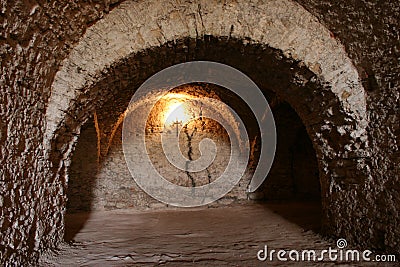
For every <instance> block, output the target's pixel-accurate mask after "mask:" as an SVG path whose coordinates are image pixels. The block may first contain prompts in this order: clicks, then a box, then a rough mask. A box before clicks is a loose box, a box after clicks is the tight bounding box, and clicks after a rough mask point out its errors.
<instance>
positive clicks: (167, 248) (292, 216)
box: [40, 203, 389, 266]
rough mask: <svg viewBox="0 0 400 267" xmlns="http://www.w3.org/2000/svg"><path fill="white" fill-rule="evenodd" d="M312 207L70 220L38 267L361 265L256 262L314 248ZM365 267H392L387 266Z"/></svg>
mask: <svg viewBox="0 0 400 267" xmlns="http://www.w3.org/2000/svg"><path fill="white" fill-rule="evenodd" d="M319 217H320V214H319V208H318V205H315V204H313V203H280V204H279V203H276V204H254V203H253V204H250V203H248V204H240V205H239V204H235V205H230V206H227V207H219V208H195V209H173V210H160V211H142V212H139V211H134V210H114V211H104V212H95V213H90V214H87V213H86V214H83V213H81V214H71V215H68V218H67V221H66V224H67V233H66V240H70V242H69V243H70V245H67V244H63V245H62V246H61V247H60V249H59V250H57V251H53V252H49V253H48V254H47V255H45V256H44V257H42V259H41V262H40V265H41V266H159V265H160V266H271V265H272V266H277V265H280V266H287V265H289V264H288V263H291V264H292V265H294V266H338V265H341V266H365V265H367V264H366V263H358V265H356V264H355V263H354V262H353V263H351V262H347V263H346V262H330V261H329V260H326V259H325V260H324V261H321V262H313V263H311V262H279V261H276V254H275V261H274V262H269V261H264V262H261V261H259V260H258V259H257V252H258V251H259V250H261V249H263V248H264V245H267V246H268V249H269V250H271V249H275V250H279V249H286V250H290V249H296V250H302V249H315V250H319V251H320V250H322V249H328V248H329V247H332V248H333V249H336V248H337V247H336V242H335V241H332V240H331V241H329V240H325V239H323V238H321V237H320V236H319V235H318V234H316V233H315V232H314V231H318V228H319V223H318V221H319ZM369 266H389V265H385V264H380V265H376V264H375V265H374V264H372V263H371V264H369Z"/></svg>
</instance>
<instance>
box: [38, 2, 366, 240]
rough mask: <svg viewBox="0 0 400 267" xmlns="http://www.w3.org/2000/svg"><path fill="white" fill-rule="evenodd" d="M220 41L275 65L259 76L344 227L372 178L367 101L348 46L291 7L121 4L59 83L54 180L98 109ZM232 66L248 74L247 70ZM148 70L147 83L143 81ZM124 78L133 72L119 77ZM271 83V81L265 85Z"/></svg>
mask: <svg viewBox="0 0 400 267" xmlns="http://www.w3.org/2000/svg"><path fill="white" fill-rule="evenodd" d="M213 40H217V42H219V44H220V45H221V42H222V43H223V44H226V45H228V47H229V46H235V45H236V46H237V47H238V48H239V47H240V49H243V50H246V49H250V50H252V49H255V50H257V49H259V50H260V51H263V52H262V53H261V52H260V55H267V58H268V60H267V61H268V62H266V63H263V64H259V66H258V68H257V67H256V68H254V69H252V71H253V73H255V72H254V71H255V70H257V71H260V72H262V73H261V75H259V77H258V79H259V80H258V82H259V83H261V84H263V85H264V86H265V87H266V88H268V89H270V90H272V91H275V92H276V93H277V94H278V95H279V97H282V98H284V99H285V100H286V101H287V102H289V103H290V104H291V105H292V106H293V108H294V109H295V110H296V111H297V113H298V114H299V115H300V117H301V119H302V120H303V122H304V124H305V126H306V128H307V131H308V134H309V135H310V136H311V139H312V141H313V145H314V147H315V149H316V151H317V156H318V160H319V168H320V174H321V181H322V195H323V205H324V207H325V210H326V213H325V214H324V219H325V220H326V221H329V222H330V223H331V224H332V225H337V224H336V223H335V221H336V222H337V220H338V219H337V218H336V213H340V212H339V211H340V209H341V207H340V206H338V205H337V203H338V202H339V203H340V201H341V191H342V190H345V189H347V188H348V186H349V185H350V186H351V184H354V183H357V180H354V179H363V178H365V177H366V175H365V173H364V174H363V175H360V172H364V170H360V168H361V169H362V168H363V167H362V166H361V167H359V165H362V163H360V162H359V161H358V158H360V157H364V158H365V157H366V156H368V155H367V154H366V153H367V152H365V149H364V148H365V146H364V145H365V142H366V141H367V137H366V133H365V128H366V126H367V115H366V102H365V93H364V90H363V88H362V86H361V84H360V83H359V78H358V74H357V71H356V70H355V68H354V66H353V65H352V63H351V60H350V59H349V58H348V57H347V56H346V53H345V51H344V48H343V46H342V45H341V44H340V43H339V42H338V41H337V40H335V39H334V38H333V37H332V36H331V34H330V32H329V31H328V30H327V29H326V28H325V27H324V26H323V25H321V24H320V23H319V22H318V21H317V20H316V18H315V17H313V16H312V15H311V14H310V13H308V12H307V11H306V10H305V9H303V8H302V7H301V6H299V5H298V4H295V3H293V2H291V1H266V2H264V3H262V4H260V3H258V2H257V3H255V2H254V3H253V2H252V1H249V2H246V1H240V2H236V3H227V4H223V3H213V4H212V5H210V3H209V2H207V1H204V2H201V1H200V2H198V3H185V4H180V5H179V6H178V5H176V4H174V2H172V1H167V2H164V3H163V4H162V5H160V4H159V3H157V1H148V2H140V3H138V2H134V1H127V2H124V3H122V4H121V5H120V6H119V7H118V8H116V9H114V10H113V11H112V12H110V14H109V15H107V16H106V17H104V18H103V19H102V20H100V21H99V22H98V23H96V24H94V25H93V26H92V27H91V28H89V29H88V31H87V32H86V34H85V35H84V37H83V38H82V39H81V41H80V42H79V43H78V45H77V46H76V47H75V48H74V49H73V51H72V52H71V54H70V56H69V57H68V58H67V59H66V60H64V62H63V67H62V68H61V69H60V70H59V72H58V73H57V75H56V77H55V80H54V83H53V85H52V92H51V97H50V99H49V103H48V106H47V113H46V122H47V125H46V134H45V140H44V143H45V144H46V146H47V149H48V151H50V153H49V154H48V155H47V156H48V157H49V159H50V160H51V162H52V163H53V165H54V166H53V167H54V168H56V169H57V171H56V173H57V174H56V175H57V176H58V177H59V178H61V179H62V180H63V181H64V180H65V179H66V177H67V172H68V161H69V160H70V154H71V152H72V150H73V146H74V143H75V142H76V139H77V136H78V134H79V127H80V125H82V123H83V122H84V121H85V120H86V119H87V118H88V117H89V115H90V113H91V111H92V110H93V109H94V108H95V107H98V106H101V105H102V104H103V103H104V102H105V100H107V99H110V98H112V97H113V96H114V95H116V94H117V91H118V90H117V88H119V89H121V88H126V87H127V86H128V85H129V86H131V87H132V86H133V85H135V84H137V83H139V84H140V81H142V80H143V79H144V78H146V75H149V74H151V73H154V72H155V71H157V70H158V69H160V68H162V67H166V66H168V65H171V64H174V63H178V62H184V61H188V60H192V59H196V58H199V56H197V57H190V56H189V55H191V53H190V52H189V50H194V51H195V50H196V47H201V46H203V48H201V49H200V50H201V51H200V52H199V51H197V52H196V51H195V52H196V53H197V54H198V55H199V53H200V54H202V53H204V52H205V50H204V49H205V48H204V47H206V46H209V47H212V46H214V44H213ZM221 40H222V41H221ZM174 49H175V51H172V50H174ZM240 49H237V50H238V52H237V53H238V54H240ZM217 50H218V49H217ZM221 50H222V49H219V50H218V51H221ZM152 53H153V54H152ZM162 53H165V55H170V53H173V54H175V55H177V56H176V57H175V58H174V59H169V60H165V61H163V62H161V63H157V57H156V56H155V55H160V54H162ZM245 53H247V55H249V54H251V53H249V51H247V52H245ZM204 57H205V58H213V57H212V56H210V55H203V56H202V57H201V58H204ZM214 59H215V60H218V59H217V58H216V57H214ZM253 59H254V60H256V59H257V58H256V57H253ZM174 60H175V61H174ZM219 60H223V59H221V58H220V59H219ZM228 61H229V60H228ZM253 62H254V61H253ZM227 63H230V64H231V65H232V66H233V67H240V68H241V69H246V62H244V63H242V64H243V65H241V63H240V62H237V61H235V60H234V59H232V60H230V62H227ZM247 63H249V62H247ZM146 64H147V66H146ZM247 65H251V64H247ZM144 67H146V68H147V69H148V71H147V72H146V73H137V71H138V70H143V68H144ZM247 67H248V66H247ZM121 68H124V69H126V70H127V71H126V72H123V73H121V72H119V71H118V70H119V69H121ZM249 70H250V69H249ZM250 73H251V72H250ZM265 73H267V74H268V75H269V77H272V78H271V80H270V81H268V80H265V79H263V78H262V76H263V75H262V74H265ZM124 75H128V76H130V77H129V78H126V77H125V78H124V77H123V76H124ZM254 76H257V75H256V74H254ZM256 78H257V77H256ZM256 82H257V79H256ZM274 82H275V83H274ZM277 84H279V85H278V86H277ZM111 88H112V89H111ZM343 166H344V167H343ZM342 167H343V168H342ZM338 168H341V169H340V170H339V169H338ZM347 201H351V199H348V200H347ZM335 203H336V204H335ZM345 216H346V215H345ZM342 219H343V218H342ZM344 219H349V218H344ZM328 230H329V232H331V233H333V234H339V233H341V232H343V231H342V229H340V227H338V228H336V229H328Z"/></svg>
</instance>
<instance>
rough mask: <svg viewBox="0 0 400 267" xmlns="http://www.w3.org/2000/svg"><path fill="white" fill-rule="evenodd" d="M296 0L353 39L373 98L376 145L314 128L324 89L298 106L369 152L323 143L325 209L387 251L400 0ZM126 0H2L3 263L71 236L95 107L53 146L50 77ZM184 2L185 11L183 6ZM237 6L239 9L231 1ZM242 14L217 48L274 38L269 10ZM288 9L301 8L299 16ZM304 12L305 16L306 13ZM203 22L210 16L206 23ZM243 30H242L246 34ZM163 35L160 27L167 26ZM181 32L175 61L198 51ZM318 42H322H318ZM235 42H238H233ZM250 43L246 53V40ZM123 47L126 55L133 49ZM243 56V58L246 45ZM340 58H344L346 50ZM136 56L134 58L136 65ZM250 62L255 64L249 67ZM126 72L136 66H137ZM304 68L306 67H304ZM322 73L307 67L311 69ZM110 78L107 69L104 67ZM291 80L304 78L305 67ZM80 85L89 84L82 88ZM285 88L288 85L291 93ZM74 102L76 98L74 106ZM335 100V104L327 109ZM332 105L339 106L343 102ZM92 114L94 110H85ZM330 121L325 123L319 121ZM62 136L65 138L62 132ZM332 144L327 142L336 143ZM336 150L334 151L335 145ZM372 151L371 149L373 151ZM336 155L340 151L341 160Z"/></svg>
mask: <svg viewBox="0 0 400 267" xmlns="http://www.w3.org/2000/svg"><path fill="white" fill-rule="evenodd" d="M216 2H217V1H216ZM278 2H279V3H278ZM283 2H284V3H287V1H277V2H276V3H275V2H274V3H275V4H280V5H282V3H283ZM297 2H298V3H300V4H301V5H302V6H304V7H305V8H306V9H307V10H308V11H309V12H311V14H312V15H314V16H315V17H317V18H318V19H319V21H320V22H321V23H322V24H323V25H325V26H326V28H327V29H329V30H330V32H331V33H330V36H331V38H332V40H338V41H340V42H341V43H342V44H343V45H344V47H345V49H346V53H347V55H348V56H349V57H350V59H351V61H352V62H353V63H354V65H355V66H356V67H357V69H358V74H359V76H360V78H361V79H362V82H363V86H364V88H365V89H366V96H367V106H366V107H367V110H366V111H367V115H368V119H369V125H368V128H367V129H368V142H365V140H364V141H360V140H359V141H357V142H355V143H353V145H352V146H351V147H341V146H339V147H336V146H335V145H334V144H335V143H336V144H344V143H346V142H347V141H346V140H343V138H344V139H346V138H348V135H345V136H344V137H343V136H342V135H341V133H343V130H346V129H342V128H337V130H338V133H336V136H335V134H334V132H335V131H336V128H335V127H332V125H326V126H324V125H322V126H324V127H323V128H322V129H317V130H316V131H315V132H316V133H322V135H320V136H317V135H313V134H312V129H311V128H310V127H309V126H310V125H308V124H307V122H310V121H311V122H312V123H315V121H313V119H314V118H313V116H312V114H314V113H315V112H316V113H317V114H320V113H319V112H320V111H319V110H318V106H319V105H320V103H321V101H320V100H321V98H315V99H316V101H315V102H314V103H313V104H312V102H311V103H310V104H309V105H308V107H314V108H316V110H315V109H311V111H313V112H310V115H309V116H306V115H305V112H304V111H303V112H301V108H299V107H297V108H296V107H295V109H296V111H297V112H298V113H299V114H300V113H301V114H302V116H301V118H302V120H303V121H304V124H306V126H307V127H308V128H307V131H308V133H309V135H310V136H311V137H312V141H313V143H314V144H316V143H318V140H319V139H320V140H322V139H324V140H325V139H327V140H330V139H332V140H331V141H330V142H329V144H330V146H329V147H330V148H332V150H333V151H335V150H336V151H340V150H342V148H343V149H345V150H346V149H350V150H352V151H355V150H357V151H359V152H362V153H359V154H357V153H356V154H351V153H348V154H343V155H346V156H345V157H342V156H340V155H336V154H330V156H327V157H326V158H325V161H321V159H322V158H323V157H322V154H323V153H322V152H321V151H319V150H318V149H317V148H316V152H317V155H318V160H319V162H318V164H319V170H320V171H321V170H322V171H323V173H321V175H325V178H326V182H325V183H323V184H322V201H323V202H324V206H325V208H326V209H325V217H326V218H327V221H326V223H325V227H326V232H327V233H329V234H330V235H334V236H338V237H339V236H340V237H346V238H347V239H348V241H350V242H352V243H358V244H360V245H362V246H364V248H365V247H367V248H377V249H384V250H386V251H391V252H396V253H399V244H398V240H399V236H400V232H399V231H400V230H399V228H398V225H399V220H400V216H399V206H400V204H399V203H400V195H399V192H400V188H399V184H400V183H399V173H400V170H399V168H400V164H399V156H400V155H399V150H398V143H399V136H400V132H399V131H400V128H399V127H400V126H399V121H400V118H399V116H400V115H399V114H400V112H399V107H400V105H399V83H400V71H399V68H398V64H399V60H400V59H399V50H400V47H399V45H400V44H399V32H398V25H397V24H398V20H399V17H400V15H399V12H400V4H399V2H398V1H379V2H377V1H353V2H351V1H344V0H340V1H334V2H332V1H328V0H321V1H317V0H297ZM217 3H219V2H217ZM260 4H262V3H260ZM270 4H271V3H270ZM137 5H138V6H139V7H140V8H139V9H137V10H138V12H139V15H138V17H140V14H141V12H142V13H144V12H146V11H148V10H147V9H148V6H147V4H145V3H138V4H137ZM118 6H119V5H118V4H116V3H115V1H104V2H102V1H88V2H70V1H68V2H64V3H59V2H55V1H54V2H50V3H41V2H39V3H36V2H35V1H23V0H17V1H12V2H10V1H5V0H2V1H1V6H0V21H1V28H2V30H1V31H0V34H1V37H0V49H1V50H0V55H1V68H2V71H1V79H0V83H1V88H2V90H1V91H0V147H1V153H0V166H1V169H0V226H1V234H0V259H1V263H2V264H3V263H9V264H10V265H26V264H27V263H28V262H34V261H35V260H36V259H37V257H38V255H39V254H40V253H41V252H43V251H44V250H46V249H47V248H52V247H55V246H56V245H57V244H58V243H59V242H60V241H61V239H62V235H63V216H64V215H63V214H64V209H65V202H66V192H65V188H66V182H67V181H66V179H67V175H66V173H67V169H68V167H69V160H70V157H71V155H72V153H71V152H72V148H73V143H74V141H76V139H77V136H76V135H77V134H79V131H76V129H75V128H78V129H79V128H80V125H82V124H83V122H84V121H85V119H87V118H89V116H90V115H92V114H93V112H92V111H93V110H91V109H90V106H89V107H88V106H84V107H85V108H86V109H85V110H83V111H79V105H78V106H76V105H74V104H71V106H70V107H71V109H72V110H74V111H77V112H76V113H75V112H73V113H70V109H61V113H62V117H65V118H67V119H66V120H67V121H72V122H74V121H77V122H76V127H73V128H67V129H66V130H65V129H64V130H63V131H59V132H58V133H59V136H61V137H60V138H59V139H58V140H59V141H60V140H61V141H60V142H59V143H57V144H59V146H49V145H48V143H49V142H50V140H48V139H46V138H45V131H46V129H47V130H48V129H49V128H48V127H47V125H46V123H47V124H48V123H49V122H50V121H46V119H45V118H46V117H47V115H46V107H48V106H49V101H48V100H49V97H50V90H51V85H52V84H53V81H54V78H55V75H56V72H57V71H58V70H59V69H60V68H61V64H62V61H63V59H65V58H67V57H68V56H69V55H70V52H71V50H72V48H74V47H76V43H77V42H78V40H79V39H80V38H81V37H82V36H83V34H84V33H85V31H86V30H87V29H88V28H89V27H90V26H91V25H94V24H95V23H96V21H98V20H99V19H101V18H103V16H104V15H105V14H106V13H108V12H109V10H110V7H111V8H113V7H118ZM205 6H206V5H193V7H196V9H195V11H193V10H192V11H190V10H189V11H188V10H185V9H184V8H182V10H183V11H182V12H187V14H195V16H194V17H196V18H198V19H199V21H200V18H199V16H200V15H204V14H205V13H202V12H203V11H204V10H203V11H202V10H199V7H203V8H204V7H205ZM164 7H165V8H167V5H164ZM246 7H247V8H242V9H239V10H242V12H246V10H248V8H255V7H258V4H257V3H255V2H254V3H253V2H252V1H249V4H248V5H247V6H246ZM227 8H232V5H230V4H229V3H228V4H227ZM291 8H294V9H293V10H296V5H287V6H285V7H284V9H286V10H288V9H291ZM177 9H178V11H179V7H177ZM226 10H227V11H226V12H227V14H228V12H229V9H226ZM291 10H292V9H291ZM177 14H179V12H178V13H176V12H175V13H171V15H177ZM238 14H239V13H235V16H234V19H233V20H234V21H235V23H232V24H230V22H228V24H229V25H227V27H226V29H225V28H224V29H223V30H221V33H220V34H217V35H216V36H217V38H216V39H212V38H210V39H209V40H211V42H209V43H208V46H209V47H212V46H213V45H217V44H215V42H214V41H213V40H218V36H223V37H224V38H225V39H224V40H225V41H226V39H227V38H228V39H229V38H230V37H231V36H232V35H231V34H230V32H231V33H233V36H232V37H234V38H236V39H238V40H242V41H243V40H244V42H245V43H249V42H250V40H249V38H247V39H246V38H245V36H246V34H247V33H252V34H253V36H258V37H260V38H261V37H263V36H268V35H263V34H262V31H261V30H260V29H265V27H264V26H265V25H269V20H268V19H266V20H265V21H263V20H260V17H259V16H260V14H262V13H260V12H258V13H257V12H249V14H251V16H255V18H254V20H249V21H245V22H243V14H239V15H238ZM246 14H247V13H246ZM287 14H292V15H293V16H292V17H290V16H289V17H288V16H287ZM294 14H296V12H294V13H290V12H283V13H279V12H275V15H276V17H277V18H282V21H281V22H282V23H281V24H274V25H275V26H277V25H278V26H280V27H281V28H279V27H275V28H274V29H283V28H282V27H283V26H285V24H286V23H288V25H289V24H290V22H291V20H293V19H294V18H298V17H296V16H294ZM299 14H303V13H301V12H300V13H299ZM240 16H242V17H240ZM177 17H179V16H177ZM300 17H302V16H300ZM221 18H222V17H216V18H214V19H212V20H209V21H208V22H210V23H212V25H216V26H215V27H214V26H213V28H220V27H219V25H221V23H225V22H226V21H228V19H230V18H228V17H223V18H224V19H223V21H221ZM231 18H232V17H231ZM246 18H248V16H247V17H246ZM302 18H304V16H303V17H302ZM146 19H147V17H146ZM224 21H225V22H224ZM275 21H277V20H275ZM260 23H261V24H260ZM263 23H264V24H263ZM199 24H201V21H200V22H199ZM224 25H225V24H224ZM231 25H235V27H233V28H231ZM243 25H245V27H243ZM316 25H318V24H316ZM318 27H319V26H318ZM190 29H192V30H193V32H194V33H193V34H187V36H191V37H192V38H194V39H195V40H197V38H199V39H203V40H204V39H207V38H209V37H206V36H207V32H205V33H204V35H203V33H200V34H198V35H197V36H196V32H195V27H192V28H190ZM236 29H242V30H241V31H240V33H237V32H236ZM315 29H316V28H313V27H310V31H309V32H311V33H312V34H311V35H318V34H316V32H315ZM157 33H159V34H158V35H157ZM319 33H321V32H319ZM143 34H144V35H143V36H142V37H144V39H143V38H142V39H140V38H136V36H134V38H136V39H138V40H142V42H144V43H145V41H144V40H145V39H146V36H147V35H152V38H156V37H157V36H158V37H160V36H162V32H160V31H158V32H157V31H154V32H152V33H149V32H145V33H143ZM208 34H209V33H208ZM323 34H326V31H323ZM153 35H154V36H153ZM328 35H329V34H328ZM302 36H304V32H300V34H299V36H298V38H300V39H299V42H300V43H301V42H302V41H301V38H302ZM324 36H325V35H324ZM288 37H290V36H288ZM292 37H293V36H292ZM100 38H102V37H100ZM160 38H161V37H160ZM250 39H251V38H250ZM256 39H257V38H256ZM289 39H290V38H289ZM155 40H156V41H155V42H153V43H147V45H149V44H150V46H152V45H154V46H159V44H160V42H159V41H157V40H162V39H155ZM174 40H175V41H176V43H175V44H173V45H172V44H171V43H169V44H168V45H170V46H171V47H172V48H173V49H176V53H181V57H179V60H177V61H176V62H182V61H185V60H191V59H194V58H195V57H193V54H192V49H194V50H195V49H196V42H192V43H190V42H189V43H185V42H181V43H180V41H179V38H175V39H174ZM292 40H293V39H292ZM324 40H326V41H327V42H325V43H324V42H323V41H322V42H321V43H315V44H314V45H310V46H309V47H310V50H311V51H312V50H314V51H318V49H321V51H323V50H324V47H325V45H326V44H327V43H328V40H329V39H328V38H326V39H324ZM225 41H224V42H225ZM253 41H254V40H253ZM283 41H284V40H283ZM161 43H163V41H161ZM255 44H257V42H255ZM278 44H279V43H278ZM143 45H144V44H142V47H143ZM190 45H192V46H190ZM97 46H98V47H101V46H99V45H97ZM316 46H317V47H318V49H316ZM139 47H140V46H139ZM224 48H225V49H226V48H228V49H227V50H229V46H225V47H224ZM240 49H243V51H244V50H246V48H243V47H242V48H240ZM310 50H308V51H310ZM157 51H158V53H160V52H163V51H166V50H163V49H159V50H156V53H157ZM120 52H121V53H122V50H121V51H120ZM284 52H285V53H284V54H282V53H281V54H280V53H277V54H272V56H271V57H275V56H276V57H278V58H285V56H288V57H293V56H295V57H296V56H300V57H299V58H298V60H300V61H301V60H302V59H303V58H302V56H304V54H299V55H296V54H293V51H290V50H287V51H284ZM265 53H268V51H265ZM327 53H329V51H328V52H327ZM236 55H240V51H239V53H238V54H236ZM246 55H247V56H248V55H249V54H246ZM341 55H343V54H341ZM158 56H159V57H161V58H162V54H158ZM141 57H143V59H144V61H143V62H144V63H142V65H141V66H140V67H139V68H137V69H139V70H140V69H147V70H148V72H146V74H149V73H152V72H154V71H156V70H157V68H158V67H162V66H161V65H162V64H160V65H159V66H158V67H157V66H156V65H151V64H149V62H146V59H149V58H151V52H150V54H146V53H145V54H144V55H142V56H141ZM333 57H334V58H335V55H333ZM197 58H205V57H201V56H200V57H197ZM337 58H340V57H337ZM210 59H212V57H210ZM239 60H240V59H239ZM228 61H229V60H228ZM150 62H152V61H150ZM153 62H154V61H153ZM253 62H262V59H261V60H260V59H255V60H254V61H253ZM327 62H329V61H327ZM130 63H132V62H130ZM170 63H173V62H171V61H168V62H167V61H165V64H164V66H165V65H168V64H170ZM230 63H232V64H233V65H240V62H239V63H238V62H236V61H235V60H234V59H231V60H230ZM309 63H310V62H308V63H307V67H309V68H310V69H312V70H314V71H315V73H318V72H319V71H324V72H323V73H324V74H329V73H332V71H334V69H329V68H328V69H325V68H324V66H319V65H317V64H315V65H312V64H309ZM291 64H293V61H292V62H290V61H289V62H288V63H287V65H288V68H289V67H290V65H291ZM131 65H132V66H135V64H131ZM242 66H243V65H242ZM136 67H137V66H136ZM294 68H296V69H297V66H294ZM243 69H246V68H245V67H243ZM276 69H282V68H281V67H278V68H276ZM75 70H76V71H77V72H82V71H84V70H83V69H82V68H81V67H79V66H78V67H77V68H75ZM247 70H250V69H249V68H248V69H247ZM297 70H299V69H297ZM101 71H104V70H101ZM125 73H128V74H129V72H125ZM299 73H301V69H300V71H299ZM339 73H340V71H339ZM106 74H107V73H106ZM108 74H110V75H111V76H112V74H115V73H113V71H112V70H111V71H110V73H108ZM252 74H254V76H257V75H256V72H251V71H250V72H249V75H252ZM96 75H97V74H96ZM96 75H95V76H93V77H94V78H95V79H97V78H98V76H96ZM280 75H281V74H280ZM311 76H312V75H310V76H307V75H306V77H309V78H311ZM339 76H340V75H339ZM102 77H103V78H104V76H102ZM290 77H294V75H293V76H290ZM59 78H60V77H59ZM117 78H118V79H119V80H117V79H114V80H111V79H109V80H108V82H110V83H109V84H104V85H111V84H112V83H111V82H114V83H113V85H114V86H115V87H118V86H121V83H123V82H124V81H126V79H125V80H124V79H123V77H121V76H119V77H117ZM142 78H144V77H142ZM296 78H298V79H297V81H298V82H300V83H301V82H302V77H299V76H297V77H296ZM273 80H274V79H273ZM274 81H276V79H275V80H274ZM137 82H138V81H137ZM139 84H140V83H139ZM77 89H78V90H80V89H81V88H77ZM301 94H302V93H301V92H300V91H297V93H296V94H295V95H296V96H299V95H301ZM321 94H323V95H329V94H330V92H329V90H328V91H322V93H321ZM281 95H285V94H284V93H283V92H281ZM288 95H289V97H288ZM310 95H312V94H308V96H310ZM342 96H343V97H345V98H346V96H347V94H344V95H343V94H342ZM84 97H87V96H85V95H84V96H80V98H79V99H78V104H79V103H80V102H79V101H81V100H82V99H83V98H84ZM286 98H290V92H288V93H287V94H286ZM93 99H94V98H93ZM323 99H326V98H323ZM332 99H333V98H332ZM298 100H301V98H296V97H293V99H292V100H291V101H289V100H288V102H290V104H291V105H292V106H294V105H293V102H295V101H298ZM61 101H62V95H61V100H60V102H61ZM310 101H312V99H311V100H310ZM328 102H329V101H328ZM56 103H57V101H56ZM68 105H69V104H68V103H67V107H68ZM93 105H94V106H96V102H93ZM306 106H307V105H306ZM338 106H340V104H338V103H336V104H335V105H334V107H338ZM325 108H326V106H325V107H324V108H323V109H325ZM57 110H58V109H57V108H54V110H51V112H55V111H57ZM326 110H329V108H326ZM78 111H79V112H78ZM333 111H334V112H337V110H335V109H334V110H333ZM86 113H87V114H86ZM77 114H81V117H76V115H77ZM82 114H86V115H85V116H86V117H85V116H83V115H82ZM317 119H318V118H317ZM346 119H348V118H346ZM328 121H329V119H328ZM53 122H55V120H54V121H52V123H53ZM312 123H311V124H312ZM65 125H66V126H67V127H69V126H71V125H73V123H66V124H64V126H65ZM58 126H59V125H58V124H57V123H55V124H54V125H53V126H52V127H54V128H57V127H58ZM320 126H321V125H318V127H320ZM50 129H53V128H50ZM46 136H47V135H46ZM63 139H65V140H64V141H62V140H63ZM349 139H351V138H349ZM54 144H56V143H54ZM69 144H71V145H69ZM360 144H362V146H360ZM357 147H358V149H357ZM325 148H326V149H328V147H325ZM326 151H327V152H329V150H326ZM363 151H368V153H364V152H363ZM363 153H364V154H363ZM68 155H69V156H68ZM369 155H371V156H369ZM335 158H336V159H337V160H333V161H332V159H335ZM327 170H328V171H327ZM326 172H328V173H326Z"/></svg>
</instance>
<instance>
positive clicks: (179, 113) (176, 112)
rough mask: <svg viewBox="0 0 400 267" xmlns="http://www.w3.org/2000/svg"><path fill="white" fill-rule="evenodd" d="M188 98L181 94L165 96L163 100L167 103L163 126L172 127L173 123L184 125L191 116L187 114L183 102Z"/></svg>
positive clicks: (185, 105)
mask: <svg viewBox="0 0 400 267" xmlns="http://www.w3.org/2000/svg"><path fill="white" fill-rule="evenodd" d="M189 98H190V97H189V96H187V95H183V94H175V93H171V94H167V95H166V96H165V97H163V99H165V100H166V101H167V103H166V107H165V113H164V122H165V124H164V125H165V126H167V127H168V126H173V125H174V123H182V125H184V124H186V123H187V122H188V121H189V120H190V119H191V116H190V114H189V112H188V108H187V104H185V100H187V99H189Z"/></svg>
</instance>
